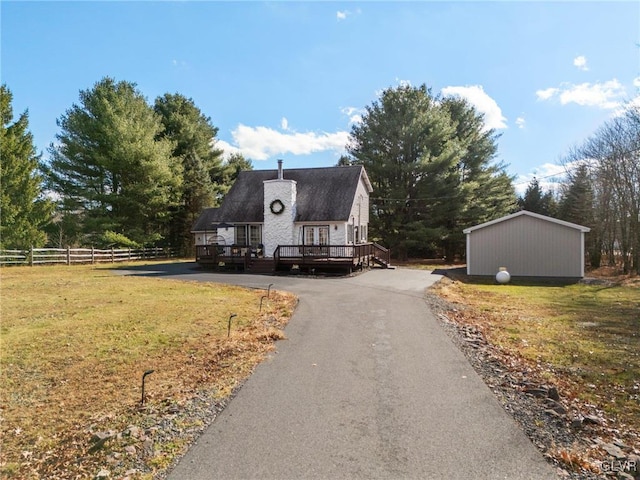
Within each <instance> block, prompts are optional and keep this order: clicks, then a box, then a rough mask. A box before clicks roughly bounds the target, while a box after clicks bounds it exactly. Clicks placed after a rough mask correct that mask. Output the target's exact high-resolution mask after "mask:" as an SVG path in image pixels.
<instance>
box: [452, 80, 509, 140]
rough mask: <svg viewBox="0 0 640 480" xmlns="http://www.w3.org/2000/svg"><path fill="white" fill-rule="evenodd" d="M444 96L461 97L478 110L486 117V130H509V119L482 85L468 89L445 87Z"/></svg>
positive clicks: (471, 86) (468, 87)
mask: <svg viewBox="0 0 640 480" xmlns="http://www.w3.org/2000/svg"><path fill="white" fill-rule="evenodd" d="M442 94H443V95H453V96H460V97H462V98H464V99H466V100H467V101H468V102H469V103H470V104H471V105H473V106H474V107H475V108H476V110H477V111H478V112H479V113H481V114H483V115H484V125H485V130H490V129H503V128H507V123H506V122H507V119H506V118H505V116H504V115H502V110H501V109H500V107H499V106H498V104H497V103H496V101H495V100H494V99H493V98H491V97H490V96H489V95H487V93H486V92H485V91H484V88H482V85H470V86H466V87H445V88H443V89H442Z"/></svg>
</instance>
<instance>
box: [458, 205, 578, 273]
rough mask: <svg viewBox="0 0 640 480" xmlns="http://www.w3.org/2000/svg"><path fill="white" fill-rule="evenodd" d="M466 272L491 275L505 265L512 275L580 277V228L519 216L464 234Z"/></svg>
mask: <svg viewBox="0 0 640 480" xmlns="http://www.w3.org/2000/svg"><path fill="white" fill-rule="evenodd" d="M468 235H469V238H468V239H467V240H468V242H467V246H468V252H467V262H468V269H467V271H468V273H469V274H470V275H495V274H496V273H497V272H498V270H499V269H500V267H506V268H507V270H508V272H509V273H510V274H511V275H514V276H533V277H582V276H583V272H582V261H583V250H582V242H583V237H582V232H580V231H579V230H577V229H575V228H570V227H565V226H563V225H558V224H556V223H553V222H549V221H545V220H541V219H537V218H532V217H530V216H520V217H516V218H513V219H510V220H506V221H504V222H500V223H496V224H494V225H489V226H487V227H485V228H480V229H478V230H474V231H472V232H471V233H469V234H468Z"/></svg>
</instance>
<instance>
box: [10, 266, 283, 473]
mask: <svg viewBox="0 0 640 480" xmlns="http://www.w3.org/2000/svg"><path fill="white" fill-rule="evenodd" d="M0 274H1V281H2V284H1V287H2V323H1V327H0V328H1V330H0V333H1V342H2V343H1V357H0V367H1V370H0V382H1V383H2V393H1V401H2V410H1V411H0V414H1V417H2V418H1V430H0V433H1V438H0V440H1V442H2V451H1V452H0V473H1V474H2V476H3V477H8V478H45V477H46V478H85V477H86V476H88V475H89V473H88V472H93V473H92V474H91V475H92V476H93V475H95V470H91V468H92V467H94V465H93V464H92V462H91V459H90V458H87V456H86V455H87V449H88V446H89V442H88V434H87V432H88V431H89V430H91V431H96V430H100V429H109V428H112V429H113V428H115V429H117V428H124V427H126V425H127V424H128V423H127V422H130V421H131V418H132V416H135V415H136V412H137V409H138V406H139V404H140V400H141V398H140V397H141V391H140V384H141V376H142V373H143V372H144V371H146V370H149V369H153V370H155V372H154V374H153V375H151V376H149V377H147V402H148V404H149V405H154V404H159V403H161V402H180V401H183V400H184V399H185V398H189V397H190V396H191V395H193V394H194V393H195V392H196V391H198V390H199V389H202V388H205V387H206V388H214V389H215V390H216V391H217V395H218V396H219V397H225V396H227V395H229V394H230V393H231V392H232V390H233V389H234V387H235V386H237V385H238V384H239V382H241V381H242V380H243V379H244V378H246V377H247V376H248V375H249V374H250V373H251V371H252V370H253V368H254V367H255V365H256V364H257V363H259V362H260V361H261V359H262V358H263V357H264V355H265V354H266V352H268V351H270V350H271V349H272V348H273V342H274V340H276V339H279V338H283V336H284V334H283V332H282V328H284V325H285V324H286V322H287V321H288V319H289V317H290V316H291V314H292V312H293V309H294V306H295V298H294V297H293V296H292V295H289V294H285V293H281V292H271V296H270V299H269V300H267V301H265V302H264V306H263V310H262V312H261V313H259V312H258V308H259V305H260V297H261V296H263V295H264V294H265V292H264V291H261V290H247V289H242V288H237V287H231V286H222V285H217V284H203V283H188V282H180V281H172V280H165V279H154V278H140V277H137V278H133V277H120V276H115V275H113V274H112V273H111V272H109V270H108V268H107V267H91V266H73V267H35V268H30V267H17V268H4V269H2V270H1V271H0ZM231 313H236V314H237V317H236V318H234V319H233V325H232V330H231V336H230V338H227V320H228V318H229V315H230V314H231ZM122 424H124V425H122ZM80 458H82V459H84V460H83V461H82V462H79V461H78V459H80Z"/></svg>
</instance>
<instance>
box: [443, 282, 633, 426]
mask: <svg viewBox="0 0 640 480" xmlns="http://www.w3.org/2000/svg"><path fill="white" fill-rule="evenodd" d="M436 291H437V292H438V293H439V294H440V295H441V296H443V297H445V298H448V299H449V300H451V301H455V302H459V303H463V304H466V305H468V306H470V307H471V308H470V309H469V311H467V312H465V314H464V315H463V316H464V318H465V321H468V322H471V323H474V324H476V325H478V326H480V327H481V328H482V329H483V331H484V333H485V335H486V337H487V338H488V340H489V341H490V342H491V343H493V344H496V345H498V346H500V347H501V348H503V349H504V350H505V351H507V352H512V353H514V354H517V355H520V356H522V357H524V358H525V359H527V360H528V361H530V362H531V363H532V364H533V363H535V364H537V365H543V366H544V367H545V368H546V372H545V375H546V376H547V378H548V379H549V380H550V381H552V382H554V383H556V384H559V385H561V386H562V387H563V390H564V391H565V392H566V393H568V394H570V395H572V396H575V397H577V398H579V399H581V400H583V401H585V402H588V403H592V404H595V405H597V406H598V407H599V408H601V409H602V410H604V411H605V412H607V414H608V415H609V416H611V417H612V418H614V419H615V421H617V422H619V424H620V425H627V426H637V425H640V288H639V287H638V284H637V283H635V284H634V283H632V282H629V283H628V284H624V283H617V284H610V285H585V284H580V283H578V284H572V285H553V284H546V285H524V284H520V285H519V284H517V282H516V283H512V284H508V285H497V284H487V283H472V282H468V281H466V280H465V279H463V281H456V282H443V284H441V285H439V286H438V287H436Z"/></svg>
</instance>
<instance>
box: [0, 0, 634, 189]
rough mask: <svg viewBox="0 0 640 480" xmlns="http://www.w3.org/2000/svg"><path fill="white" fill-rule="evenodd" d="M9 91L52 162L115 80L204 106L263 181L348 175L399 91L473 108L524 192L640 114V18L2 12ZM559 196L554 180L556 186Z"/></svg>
mask: <svg viewBox="0 0 640 480" xmlns="http://www.w3.org/2000/svg"><path fill="white" fill-rule="evenodd" d="M0 15H1V27H2V29H1V42H2V43H1V64H0V67H1V71H0V77H1V80H2V83H5V84H7V86H8V87H9V89H10V90H11V91H12V92H13V95H14V102H13V107H14V114H15V115H18V114H19V113H21V112H22V111H24V110H25V109H28V110H29V117H30V129H31V131H32V133H33V135H34V138H35V143H36V147H37V149H38V151H42V152H43V153H44V158H45V159H46V157H47V151H46V150H47V147H48V145H49V144H50V143H52V142H54V141H55V135H56V133H59V129H58V127H57V126H56V119H58V118H59V117H60V116H61V115H63V114H64V112H65V111H66V110H67V109H68V108H70V107H71V106H72V104H74V103H79V99H78V93H79V91H80V90H86V89H90V88H92V86H93V85H94V84H95V83H96V82H97V81H99V80H100V79H101V78H103V77H104V76H110V77H112V78H115V79H116V80H127V81H131V82H135V83H136V84H137V86H138V88H139V89H140V91H141V92H142V93H143V94H144V95H145V96H146V97H147V99H148V101H149V102H150V103H152V102H153V101H154V100H155V98H156V97H157V96H159V95H162V94H164V93H167V92H169V93H176V92H178V93H181V94H183V95H185V96H187V97H190V98H192V99H193V100H194V102H195V103H196V105H197V106H198V107H199V108H200V109H201V110H202V111H203V113H204V114H205V115H207V116H209V117H211V120H212V123H213V124H214V125H215V126H216V127H217V128H219V132H218V146H220V147H222V148H223V149H225V151H227V152H231V151H240V152H242V153H243V154H244V155H245V157H247V158H250V159H251V160H252V161H253V163H254V167H255V168H257V169H262V168H275V165H276V159H277V158H282V159H284V161H285V168H286V167H290V168H293V167H304V166H310V167H311V166H330V165H334V164H335V163H336V162H337V160H338V158H339V156H340V154H341V153H343V152H344V146H345V143H346V142H347V140H348V136H349V131H350V129H351V127H352V125H353V123H354V122H357V121H359V115H360V114H361V113H362V111H363V109H364V107H365V106H367V105H371V104H372V102H374V101H375V100H376V98H377V95H378V93H379V92H380V91H381V90H383V89H385V88H388V87H394V86H397V85H399V84H401V83H404V82H408V83H410V84H412V85H416V86H417V85H421V84H423V83H424V84H426V85H427V86H428V87H430V88H431V89H432V92H433V93H434V94H446V95H461V96H464V97H465V98H467V99H468V100H469V101H470V102H472V103H473V104H474V105H476V107H477V108H478V109H479V110H480V111H481V112H483V113H484V114H485V120H486V124H487V127H488V128H495V129H496V132H497V133H499V134H500V138H499V140H498V146H499V151H498V156H497V158H496V161H499V162H504V163H505V164H507V165H508V167H507V171H508V173H510V174H511V175H514V176H516V183H517V184H518V189H519V191H522V190H523V189H524V188H525V187H526V184H527V183H528V181H529V180H530V179H531V177H532V176H533V175H537V176H538V178H540V177H547V176H548V175H550V174H552V173H556V172H560V171H561V170H562V169H561V168H560V167H558V166H557V165H558V163H559V162H560V160H561V159H562V157H563V156H564V155H565V154H566V153H567V151H568V150H569V149H570V148H571V147H572V146H574V145H576V144H579V143H580V142H582V141H583V140H585V139H586V138H587V137H588V136H589V135H591V134H592V133H593V132H594V131H595V130H596V129H597V128H598V127H599V126H600V125H602V123H603V122H605V121H606V120H607V119H609V118H611V117H612V116H614V115H616V112H619V109H620V107H621V105H622V103H623V102H625V101H635V102H640V60H639V59H640V2H635V1H634V2H609V1H607V2H570V1H566V2H544V3H543V2H285V1H271V2H204V1H181V2H150V1H149V2H91V1H90V2H81V1H76V2H24V1H22V2H18V1H10V0H9V1H7V0H4V1H2V2H1V3H0ZM549 180H551V179H549Z"/></svg>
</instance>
